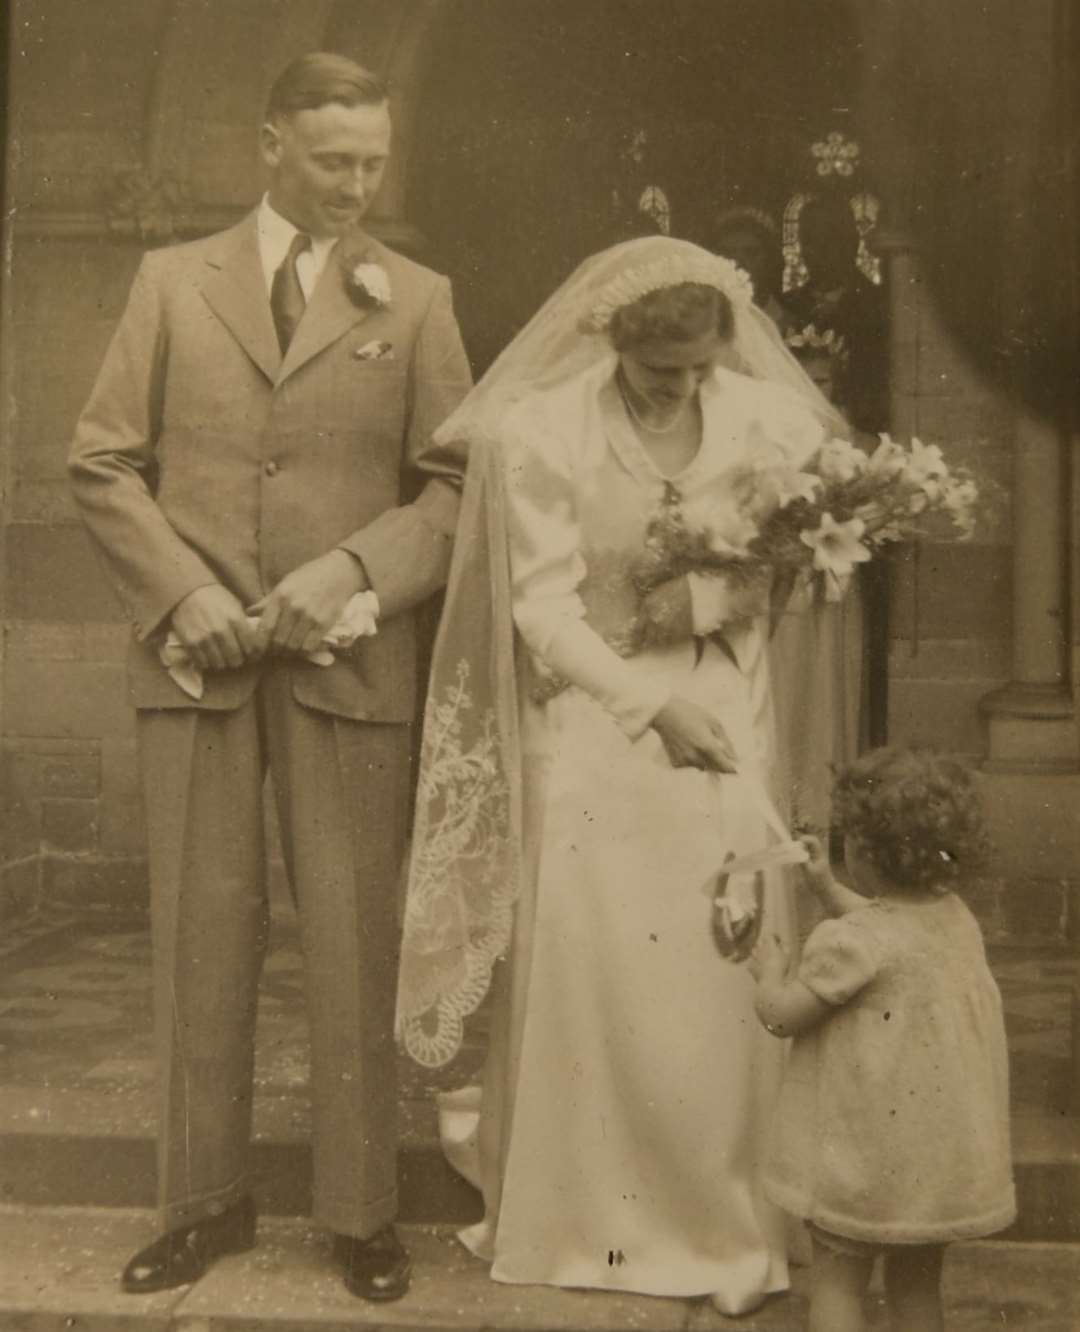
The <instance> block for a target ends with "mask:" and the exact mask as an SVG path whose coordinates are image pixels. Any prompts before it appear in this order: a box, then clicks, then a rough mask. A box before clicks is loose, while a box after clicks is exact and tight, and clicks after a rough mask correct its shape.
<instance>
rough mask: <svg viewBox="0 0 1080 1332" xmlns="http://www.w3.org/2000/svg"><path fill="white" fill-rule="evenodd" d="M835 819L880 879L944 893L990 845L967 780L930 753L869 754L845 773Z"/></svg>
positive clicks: (948, 761)
mask: <svg viewBox="0 0 1080 1332" xmlns="http://www.w3.org/2000/svg"><path fill="white" fill-rule="evenodd" d="M833 816H834V819H835V821H836V824H837V826H838V829H839V831H841V832H842V833H843V834H844V835H845V836H847V837H850V838H851V839H852V841H854V842H855V844H856V845H857V847H858V849H859V851H860V853H861V854H862V855H864V856H865V857H866V858H867V860H869V861H870V863H871V864H872V865H873V866H874V868H875V869H876V870H878V872H879V873H880V874H881V875H882V877H883V878H884V879H886V880H888V881H889V882H892V883H895V884H896V885H897V886H898V887H903V888H927V889H931V890H934V891H937V892H942V893H944V892H947V891H948V890H949V889H950V888H951V887H952V886H953V884H954V883H955V882H956V881H957V880H959V879H962V878H964V877H966V876H967V875H970V874H972V873H973V872H974V871H976V870H977V869H978V868H979V867H980V866H981V865H983V864H984V863H985V861H986V858H987V856H988V854H989V850H990V839H989V837H988V835H987V831H986V825H985V823H984V822H983V815H982V810H981V809H980V807H979V800H978V796H977V794H976V791H975V786H974V783H973V782H972V780H971V775H970V773H969V772H968V771H967V769H966V768H964V767H963V766H962V765H961V764H959V763H957V762H955V761H953V760H952V759H946V758H942V757H941V756H940V755H937V754H934V753H932V752H930V751H929V750H911V749H896V748H891V747H890V748H884V749H872V750H871V751H870V752H869V753H867V754H863V755H862V756H861V757H860V758H859V759H857V760H856V761H855V762H854V763H852V764H850V765H849V766H848V767H846V768H844V769H843V770H842V771H841V772H840V773H839V774H838V775H837V778H836V784H835V786H834V789H833Z"/></svg>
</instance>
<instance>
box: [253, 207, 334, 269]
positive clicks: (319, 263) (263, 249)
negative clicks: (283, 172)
mask: <svg viewBox="0 0 1080 1332" xmlns="http://www.w3.org/2000/svg"><path fill="white" fill-rule="evenodd" d="M255 225H256V230H257V232H258V237H259V257H260V258H261V259H262V266H263V273H264V274H265V276H266V281H267V285H268V286H269V284H270V283H272V282H273V280H274V274H275V273H276V272H277V270H278V269H279V268H280V267H281V264H282V261H283V260H284V258H285V256H286V255H287V254H288V253H289V246H290V245H291V244H292V241H293V237H294V236H295V235H296V234H297V232H298V231H299V228H298V227H294V226H293V224H292V223H291V222H290V221H289V220H288V218H285V217H282V216H281V214H280V213H279V212H278V211H277V209H276V208H274V207H273V206H272V205H271V203H270V196H269V194H264V195H263V197H262V202H261V203H260V204H259V211H258V214H257V215H256V220H255ZM336 244H337V237H336V236H320V237H318V238H316V237H314V236H313V237H312V238H311V257H312V260H313V262H314V271H315V273H321V272H322V270H323V267H324V265H325V264H326V260H327V256H328V255H329V254H330V251H331V250H332V249H333V248H334V246H335V245H336Z"/></svg>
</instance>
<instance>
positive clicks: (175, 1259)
mask: <svg viewBox="0 0 1080 1332" xmlns="http://www.w3.org/2000/svg"><path fill="white" fill-rule="evenodd" d="M254 1246H255V1202H254V1200H253V1199H252V1198H251V1196H250V1195H247V1196H245V1197H243V1198H241V1199H240V1201H239V1202H237V1203H234V1204H233V1205H232V1207H229V1208H227V1209H226V1210H225V1211H224V1212H222V1213H220V1215H218V1216H206V1217H203V1219H202V1220H201V1221H196V1222H195V1224H194V1225H190V1226H180V1227H178V1228H177V1229H176V1230H170V1231H167V1232H166V1233H165V1234H164V1235H162V1236H161V1237H160V1238H159V1239H156V1240H155V1241H154V1242H153V1244H148V1245H147V1247H146V1248H145V1249H140V1250H139V1252H138V1253H137V1254H136V1255H135V1257H134V1258H132V1260H131V1262H130V1263H128V1265H127V1267H125V1268H124V1275H123V1276H122V1277H121V1278H120V1287H121V1289H122V1290H125V1291H126V1292H127V1293H128V1294H129V1295H149V1294H150V1293H151V1292H153V1291H155V1290H172V1288H173V1287H174V1286H186V1285H187V1284H188V1283H189V1282H191V1281H198V1279H199V1277H201V1276H202V1274H203V1273H204V1272H205V1271H206V1269H207V1268H208V1267H209V1266H210V1264H211V1263H212V1262H213V1261H214V1259H215V1258H220V1257H221V1256H222V1254H225V1253H243V1252H244V1250H245V1249H251V1248H254Z"/></svg>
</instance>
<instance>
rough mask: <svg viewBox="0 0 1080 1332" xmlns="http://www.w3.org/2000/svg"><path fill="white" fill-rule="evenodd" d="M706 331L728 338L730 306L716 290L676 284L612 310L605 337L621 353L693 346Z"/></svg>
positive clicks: (731, 316)
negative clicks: (649, 345) (658, 345)
mask: <svg viewBox="0 0 1080 1332" xmlns="http://www.w3.org/2000/svg"><path fill="white" fill-rule="evenodd" d="M710 329H716V331H717V333H719V335H720V336H721V338H724V339H727V338H730V337H731V336H732V334H733V332H734V331H735V316H734V314H733V313H732V309H731V302H730V301H729V300H728V298H727V297H726V296H725V295H724V293H723V292H722V291H719V290H718V289H717V288H716V287H710V286H706V285H705V283H702V282H680V283H678V284H677V285H676V286H673V287H660V288H658V289H657V290H656V291H650V292H646V294H645V295H644V296H641V297H639V299H638V300H636V301H634V302H633V304H631V305H624V306H622V307H621V308H620V309H618V310H616V311H615V313H614V314H613V315H612V317H611V323H610V325H609V326H608V336H609V337H610V338H611V345H612V346H613V347H614V348H615V350H616V351H620V352H621V351H628V350H629V349H630V348H631V347H639V346H641V344H642V343H645V342H693V341H694V339H695V338H700V337H701V336H702V335H703V334H705V333H708V332H709V330H710Z"/></svg>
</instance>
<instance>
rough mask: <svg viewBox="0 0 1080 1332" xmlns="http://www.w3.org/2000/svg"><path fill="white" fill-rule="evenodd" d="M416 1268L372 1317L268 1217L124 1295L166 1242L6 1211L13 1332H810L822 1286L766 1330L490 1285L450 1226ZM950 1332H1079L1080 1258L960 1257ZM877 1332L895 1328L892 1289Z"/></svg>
mask: <svg viewBox="0 0 1080 1332" xmlns="http://www.w3.org/2000/svg"><path fill="white" fill-rule="evenodd" d="M402 1230H403V1237H404V1239H405V1242H406V1244H407V1245H408V1247H409V1248H410V1250H411V1252H412V1254H413V1259H414V1278H413V1286H412V1290H411V1291H410V1292H409V1294H408V1295H407V1296H406V1297H405V1298H404V1299H403V1300H401V1301H398V1302H397V1303H394V1304H391V1305H370V1304H364V1303H363V1302H362V1301H359V1300H357V1299H354V1298H353V1297H352V1296H350V1295H349V1294H348V1292H347V1291H346V1290H345V1289H344V1287H343V1285H342V1283H341V1280H340V1277H339V1275H338V1273H337V1271H336V1269H335V1268H334V1265H333V1263H332V1260H331V1255H330V1248H329V1243H328V1241H327V1239H326V1237H325V1236H324V1235H321V1234H319V1233H317V1232H315V1231H313V1230H312V1229H311V1228H310V1227H309V1226H307V1225H306V1224H304V1223H302V1222H299V1221H286V1220H282V1219H280V1218H270V1219H263V1220H261V1221H260V1226H259V1243H258V1245H257V1247H256V1248H255V1249H253V1250H252V1251H251V1252H250V1253H246V1254H237V1255H233V1256H230V1257H228V1258H223V1259H221V1260H220V1261H219V1262H218V1263H216V1264H215V1265H214V1266H213V1267H212V1268H211V1270H210V1271H209V1272H208V1273H207V1274H206V1276H205V1277H203V1279H202V1280H201V1281H199V1282H198V1283H197V1284H196V1285H194V1286H190V1287H187V1288H183V1289H181V1290H178V1291H166V1292H162V1293H161V1294H158V1295H149V1296H131V1295H124V1294H122V1293H121V1292H120V1291H119V1289H118V1287H117V1278H118V1276H119V1273H120V1271H121V1269H122V1267H123V1266H124V1264H125V1262H126V1261H127V1259H128V1258H129V1257H130V1256H131V1254H132V1253H133V1252H134V1251H135V1250H136V1249H138V1248H139V1246H140V1245H142V1244H144V1243H146V1242H147V1241H148V1240H149V1239H150V1238H152V1236H153V1233H154V1219H153V1215H152V1214H151V1213H149V1212H145V1211H139V1210H130V1209H125V1210H118V1209H109V1210H105V1211H102V1210H96V1209H92V1208H27V1207H3V1206H0V1252H2V1253H3V1255H4V1260H3V1263H2V1264H0V1329H5V1330H10V1332H16V1330H17V1332H60V1329H62V1328H63V1329H68V1328H73V1329H78V1332H126V1330H127V1329H131V1332H136V1330H138V1332H225V1330H226V1329H228V1330H229V1332H256V1330H258V1332H314V1329H325V1332H339V1330H341V1329H345V1328H351V1327H356V1328H372V1329H374V1328H381V1329H385V1330H387V1332H388V1330H389V1329H396V1332H408V1330H409V1329H415V1332H463V1330H464V1329H473V1330H474V1332H479V1330H480V1329H491V1330H492V1332H494V1330H495V1329H507V1330H508V1332H556V1330H558V1332H624V1330H625V1329H628V1328H633V1329H639V1330H640V1332H719V1329H721V1328H724V1329H730V1330H732V1332H739V1330H740V1329H741V1330H742V1332H796V1329H800V1328H802V1327H804V1326H805V1318H806V1290H807V1276H808V1274H807V1272H806V1271H805V1270H804V1269H800V1268H796V1269H794V1271H793V1282H792V1284H793V1290H792V1293H791V1294H789V1295H781V1296H776V1297H774V1298H773V1299H771V1300H769V1301H768V1302H767V1303H766V1304H765V1306H764V1307H763V1308H762V1309H761V1310H760V1311H758V1312H757V1313H755V1314H753V1315H752V1316H747V1317H742V1318H724V1317H722V1316H721V1315H720V1314H718V1313H716V1312H715V1311H714V1310H713V1309H712V1308H711V1306H710V1305H709V1303H708V1301H707V1300H705V1299H660V1298H655V1297H650V1296H640V1295H627V1294H623V1293H618V1292H608V1291H569V1290H556V1289H552V1288H549V1287H540V1286H506V1285H500V1284H498V1283H496V1282H493V1281H491V1280H490V1279H489V1277H488V1274H487V1268H486V1266H485V1265H484V1264H483V1263H481V1262H479V1261H477V1260H476V1259H474V1258H472V1257H471V1256H470V1255H469V1254H468V1253H466V1251H465V1250H464V1249H463V1248H462V1247H461V1246H460V1244H458V1243H457V1241H456V1240H455V1239H454V1237H453V1234H452V1232H451V1230H450V1229H449V1228H447V1227H435V1226H410V1227H403V1228H402ZM943 1284H944V1295H945V1303H946V1315H947V1323H948V1327H949V1328H950V1332H986V1330H987V1329H989V1328H995V1327H1008V1328H1010V1329H1025V1330H1026V1332H1076V1328H1077V1327H1078V1326H1080V1321H1078V1320H1080V1245H1076V1244H1010V1243H1007V1242H1001V1241H998V1242H979V1243H969V1244H957V1245H954V1246H953V1247H952V1248H951V1249H950V1250H949V1254H948V1257H947V1259H946V1265H945V1277H944V1283H943ZM868 1305H869V1312H870V1315H871V1317H870V1327H871V1328H872V1329H874V1332H879V1330H883V1329H884V1328H885V1327H886V1326H887V1319H886V1316H885V1309H884V1303H883V1300H882V1296H881V1291H880V1284H879V1283H878V1284H876V1285H875V1287H874V1288H873V1289H872V1291H871V1295H870V1298H869V1301H868Z"/></svg>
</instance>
